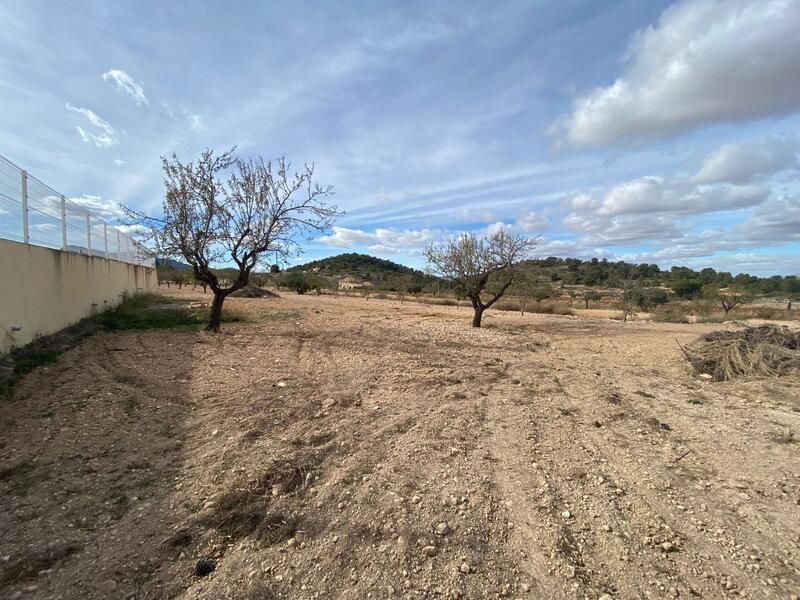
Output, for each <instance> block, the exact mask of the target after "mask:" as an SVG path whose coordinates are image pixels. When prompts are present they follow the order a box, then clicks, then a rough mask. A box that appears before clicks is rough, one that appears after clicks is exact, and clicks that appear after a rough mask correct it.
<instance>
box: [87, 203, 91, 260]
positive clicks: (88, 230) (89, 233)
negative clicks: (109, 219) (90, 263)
mask: <svg viewBox="0 0 800 600" xmlns="http://www.w3.org/2000/svg"><path fill="white" fill-rule="evenodd" d="M86 248H87V249H88V250H89V256H91V255H92V220H91V218H90V217H89V212H88V211H87V212H86Z"/></svg>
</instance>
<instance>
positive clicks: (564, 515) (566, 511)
mask: <svg viewBox="0 0 800 600" xmlns="http://www.w3.org/2000/svg"><path fill="white" fill-rule="evenodd" d="M561 516H562V517H564V518H565V519H569V518H571V517H572V513H571V512H569V511H568V510H565V511H563V512H562V513H561Z"/></svg>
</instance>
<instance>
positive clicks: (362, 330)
mask: <svg viewBox="0 0 800 600" xmlns="http://www.w3.org/2000/svg"><path fill="white" fill-rule="evenodd" d="M170 293H171V294H181V295H184V296H186V295H192V294H193V292H178V291H175V290H173V291H170ZM196 296H197V297H198V298H203V296H202V294H196ZM205 298H206V299H208V296H206V297H205ZM228 302H229V303H230V305H232V306H233V305H235V306H237V307H239V308H241V309H243V310H248V309H249V308H252V307H255V306H258V307H263V306H264V305H265V303H269V306H272V307H275V308H276V309H278V308H280V309H283V310H285V309H293V310H296V311H298V312H297V314H298V316H297V317H296V318H292V319H291V320H286V321H282V322H271V323H257V324H253V323H250V324H231V325H227V326H226V327H225V328H224V332H223V333H221V334H219V335H213V334H208V333H205V332H203V333H194V332H181V333H174V332H173V333H170V332H158V331H148V332H141V333H133V332H129V333H120V334H113V335H111V334H98V335H95V336H93V337H91V338H89V339H88V340H86V341H85V342H83V343H82V344H81V345H80V346H79V347H77V348H74V349H73V350H71V351H69V352H67V353H66V354H64V355H62V356H61V357H60V358H59V360H58V361H57V362H56V363H55V364H53V365H52V366H49V367H46V368H40V369H38V370H36V371H34V372H33V373H31V374H29V375H28V376H27V377H26V378H25V379H24V380H23V381H22V383H21V384H20V385H19V387H18V389H17V391H16V394H15V397H14V399H13V400H12V401H10V402H5V403H3V404H2V405H0V426H1V427H2V431H3V435H2V442H0V444H1V445H0V456H1V457H2V458H1V460H0V502H2V511H0V532H2V533H1V534H0V597H2V598H25V599H44V598H62V599H72V598H75V599H78V598H80V599H101V598H102V599H113V598H120V599H122V598H125V599H137V600H138V599H142V600H143V599H160V598H181V599H186V600H188V599H209V600H210V599H223V598H224V599H227V598H231V599H233V598H236V599H241V598H248V599H250V600H261V599H269V598H390V597H396V598H496V597H509V598H591V599H598V598H601V599H603V600H609V598H614V599H622V598H669V597H676V598H677V597H680V598H690V597H698V598H786V599H789V598H797V594H798V593H800V591H798V590H800V454H799V453H798V448H800V446H799V445H798V442H797V439H798V437H797V435H796V434H797V432H798V431H800V382H798V381H797V380H796V379H782V380H760V381H759V380H756V381H736V382H725V383H717V382H710V381H705V380H703V379H701V378H698V377H696V376H694V375H693V374H691V373H690V372H689V370H688V367H687V365H686V363H685V360H684V359H683V357H682V355H681V352H680V350H679V349H678V346H677V344H676V340H677V341H680V342H688V341H690V340H692V339H694V338H695V337H697V336H698V335H700V334H701V333H703V332H706V331H711V330H713V329H715V328H720V327H721V326H719V325H673V324H664V323H645V322H633V323H626V324H624V323H621V322H617V321H610V320H607V319H599V318H586V317H569V316H568V317H562V316H550V315H526V316H524V317H521V316H519V315H517V314H510V313H499V312H492V311H489V312H487V315H486V317H485V324H486V327H485V328H483V329H480V330H474V329H471V328H470V327H469V317H470V313H469V311H468V310H467V309H464V308H462V309H457V308H455V307H440V306H427V305H420V304H413V303H405V304H403V305H401V304H400V303H399V302H397V301H391V300H376V299H373V300H370V301H366V300H364V299H363V298H342V297H332V296H323V297H317V296H297V295H288V294H284V295H283V297H282V298H280V299H269V300H266V299H229V301H228ZM731 326H732V325H726V326H725V327H731ZM198 561H205V562H201V564H200V565H199V568H200V571H199V572H200V573H202V572H203V567H206V568H205V570H206V571H208V570H210V569H211V568H214V569H215V570H214V571H213V572H211V573H210V574H206V575H199V574H195V569H196V567H198Z"/></svg>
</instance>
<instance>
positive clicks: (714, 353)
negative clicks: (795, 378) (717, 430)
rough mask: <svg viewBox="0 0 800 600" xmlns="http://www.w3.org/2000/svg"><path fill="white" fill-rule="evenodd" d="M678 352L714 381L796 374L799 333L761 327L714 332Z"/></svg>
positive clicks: (799, 364)
mask: <svg viewBox="0 0 800 600" xmlns="http://www.w3.org/2000/svg"><path fill="white" fill-rule="evenodd" d="M681 349H682V350H683V353H684V354H685V355H686V358H687V359H688V360H689V363H690V364H691V365H692V367H693V368H694V370H695V371H697V372H698V373H704V374H708V375H711V376H712V377H713V378H714V379H716V380H717V381H727V380H729V379H734V378H736V377H779V376H782V375H786V374H789V373H792V372H797V371H800V333H798V332H794V331H791V330H790V329H788V328H787V327H775V326H772V325H762V326H760V327H747V328H745V329H741V330H739V331H717V332H713V333H708V334H706V335H704V336H702V337H701V338H700V339H698V340H697V341H695V342H693V343H691V344H688V345H687V346H682V347H681Z"/></svg>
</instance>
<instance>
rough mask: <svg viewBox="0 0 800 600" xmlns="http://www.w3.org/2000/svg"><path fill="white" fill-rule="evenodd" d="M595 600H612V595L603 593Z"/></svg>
mask: <svg viewBox="0 0 800 600" xmlns="http://www.w3.org/2000/svg"><path fill="white" fill-rule="evenodd" d="M597 600H614V597H613V596H612V595H611V594H603V595H602V596H600V598H598V599H597Z"/></svg>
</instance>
